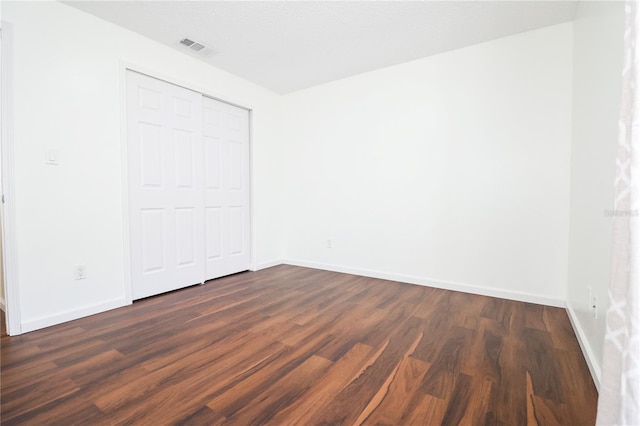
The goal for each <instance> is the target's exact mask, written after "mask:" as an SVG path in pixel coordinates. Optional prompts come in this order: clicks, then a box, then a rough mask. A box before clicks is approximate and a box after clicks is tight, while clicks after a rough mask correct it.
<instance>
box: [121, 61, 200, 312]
mask: <svg viewBox="0 0 640 426" xmlns="http://www.w3.org/2000/svg"><path fill="white" fill-rule="evenodd" d="M127 139H128V168H129V169H128V172H129V224H130V242H131V273H132V296H133V299H134V300H135V299H140V298H143V297H147V296H151V295H154V294H159V293H163V292H166V291H171V290H175V289H178V288H182V287H186V286H189V285H193V284H197V283H202V282H204V269H205V266H204V197H203V193H204V188H203V182H204V176H203V161H202V158H203V146H202V95H201V94H200V93H197V92H192V91H190V90H187V89H184V88H182V87H178V86H174V85H172V84H169V83H166V82H163V81H160V80H156V79H154V78H151V77H148V76H145V75H142V74H138V73H135V72H131V71H127Z"/></svg>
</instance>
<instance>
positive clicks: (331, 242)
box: [327, 240, 333, 248]
mask: <svg viewBox="0 0 640 426" xmlns="http://www.w3.org/2000/svg"><path fill="white" fill-rule="evenodd" d="M331 247H333V240H327V248H331Z"/></svg>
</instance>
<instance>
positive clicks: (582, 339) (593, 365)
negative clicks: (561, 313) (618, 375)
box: [565, 301, 602, 391]
mask: <svg viewBox="0 0 640 426" xmlns="http://www.w3.org/2000/svg"><path fill="white" fill-rule="evenodd" d="M565 309H566V310H567V314H568V315H569V321H571V325H572V326H573V331H574V332H575V333H576V337H577V338H578V343H579V344H580V349H582V355H583V356H584V359H585V360H586V361H587V365H588V366H589V371H590V372H591V377H593V383H595V385H596V389H598V391H600V374H601V371H602V370H601V369H600V364H599V363H598V361H597V359H596V357H595V354H594V353H593V350H592V349H591V345H589V341H588V340H587V336H586V335H585V333H584V330H583V329H582V326H581V325H580V321H578V317H577V315H576V313H575V311H574V310H573V307H572V306H571V304H570V303H569V301H567V302H566V303H565Z"/></svg>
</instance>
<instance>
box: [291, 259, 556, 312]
mask: <svg viewBox="0 0 640 426" xmlns="http://www.w3.org/2000/svg"><path fill="white" fill-rule="evenodd" d="M284 263H285V264H287V265H294V266H304V267H307V268H315V269H324V270H326V271H333V272H342V273H345V274H354V275H362V276H365V277H371V278H379V279H383V280H390V281H399V282H403V283H409V284H417V285H423V286H427V287H435V288H441V289H444V290H453V291H461V292H463V293H472V294H479V295H482V296H490V297H498V298H500V299H509V300H516V301H518V302H528V303H536V304H538V305H547V306H555V307H558V308H564V305H565V302H564V300H562V299H554V298H552V297H545V296H540V295H537V294H532V293H525V292H519V291H512V290H503V289H499V288H492V287H481V286H476V285H472V284H464V283H458V282H452V281H441V280H434V279H430V278H423V277H415V276H411V275H402V274H392V273H388V272H382V271H374V270H371V269H360V268H351V267H348V266H339V265H330V264H326V263H319V262H310V261H306V260H299V259H285V260H284Z"/></svg>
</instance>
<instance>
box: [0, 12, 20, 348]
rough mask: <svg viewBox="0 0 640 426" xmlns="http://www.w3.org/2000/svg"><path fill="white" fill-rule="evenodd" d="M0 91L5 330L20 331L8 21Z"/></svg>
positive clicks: (1, 28) (3, 25)
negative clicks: (0, 98) (0, 97)
mask: <svg viewBox="0 0 640 426" xmlns="http://www.w3.org/2000/svg"><path fill="white" fill-rule="evenodd" d="M0 31H2V48H1V49H0V56H1V58H0V61H1V63H2V66H1V71H0V91H1V93H2V103H1V105H0V108H1V109H2V114H1V116H2V123H1V124H0V127H1V128H2V129H1V135H2V137H1V140H0V149H1V150H2V196H3V197H4V202H3V203H2V204H1V205H2V249H3V250H2V255H3V262H4V290H5V293H4V298H5V309H6V319H7V333H8V334H9V335H10V336H15V335H18V334H21V333H22V323H21V312H20V282H19V279H18V249H17V246H18V243H17V237H16V213H15V202H14V200H15V190H14V180H13V175H14V173H13V85H12V81H13V79H12V77H13V38H12V37H13V30H12V27H11V24H8V23H6V22H0Z"/></svg>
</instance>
